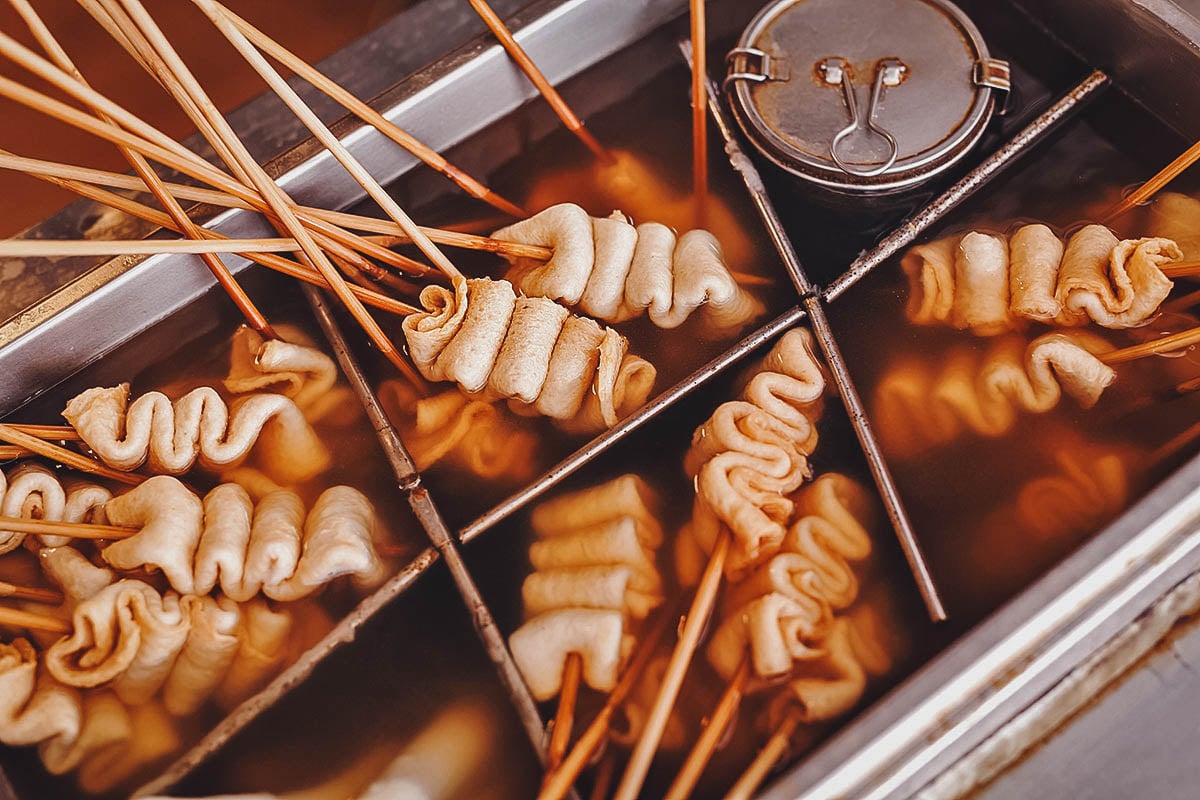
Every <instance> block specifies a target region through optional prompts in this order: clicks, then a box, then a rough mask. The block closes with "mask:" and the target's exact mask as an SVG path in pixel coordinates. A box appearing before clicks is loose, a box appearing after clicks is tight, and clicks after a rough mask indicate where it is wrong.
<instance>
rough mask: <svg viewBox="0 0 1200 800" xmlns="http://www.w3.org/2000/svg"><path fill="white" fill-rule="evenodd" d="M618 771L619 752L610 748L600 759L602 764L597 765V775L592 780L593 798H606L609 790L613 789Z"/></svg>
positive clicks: (600, 799) (592, 799)
mask: <svg viewBox="0 0 1200 800" xmlns="http://www.w3.org/2000/svg"><path fill="white" fill-rule="evenodd" d="M616 772H617V753H616V751H615V750H609V751H608V752H606V753H605V754H604V756H603V758H601V759H600V766H598V767H596V777H595V779H594V780H593V781H592V796H591V800H606V798H607V797H608V793H609V790H611V789H612V782H613V778H614V777H616Z"/></svg>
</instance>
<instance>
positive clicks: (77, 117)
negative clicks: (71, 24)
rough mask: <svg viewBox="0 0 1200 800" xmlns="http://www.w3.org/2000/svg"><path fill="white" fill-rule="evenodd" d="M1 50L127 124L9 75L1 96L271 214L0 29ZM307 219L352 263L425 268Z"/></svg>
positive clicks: (240, 187) (250, 194)
mask: <svg viewBox="0 0 1200 800" xmlns="http://www.w3.org/2000/svg"><path fill="white" fill-rule="evenodd" d="M81 2H82V0H81ZM0 55H3V56H5V57H8V58H10V59H11V60H13V61H15V62H16V63H18V64H21V66H23V67H25V68H26V69H29V70H30V71H31V72H33V73H34V74H35V75H37V76H39V77H41V78H43V79H45V80H47V81H49V82H50V83H52V84H53V85H54V86H56V87H57V88H59V89H61V90H62V91H64V92H66V93H67V94H68V95H69V96H71V97H73V98H74V99H76V100H78V101H80V102H82V103H85V104H87V105H89V106H92V107H95V108H98V109H101V110H103V112H104V114H105V115H107V116H109V117H111V118H112V119H114V120H116V121H117V122H119V123H120V125H122V126H124V128H128V130H125V129H124V128H120V127H117V126H116V125H114V124H112V123H109V122H106V121H104V120H102V119H98V118H96V117H92V116H89V115H87V114H85V113H83V112H81V111H79V110H78V109H75V108H72V107H71V106H68V105H66V104H65V103H62V102H60V101H58V100H56V99H54V98H52V97H49V96H47V95H45V94H43V93H41V92H37V91H35V90H33V89H30V88H29V87H27V86H23V85H22V84H19V83H17V82H16V81H13V80H10V79H8V78H4V77H0V96H3V97H7V98H8V99H10V100H13V101H14V102H17V103H20V104H21V105H25V106H27V107H29V108H32V109H34V110H36V111H39V112H41V113H43V114H46V115H47V116H49V117H52V118H54V119H57V120H59V121H60V122H64V123H66V124H68V125H71V126H72V127H75V128H78V129H79V130H82V131H85V132H87V133H90V134H92V135H94V136H98V137H100V138H102V139H105V140H106V141H109V142H112V143H113V144H115V145H117V146H118V147H127V148H130V149H132V150H134V151H136V152H137V153H139V154H141V155H143V156H146V157H147V158H151V159H153V160H154V161H157V162H159V163H160V164H164V165H166V166H168V167H170V168H171V169H174V170H176V171H177V172H181V173H183V174H185V175H188V176H190V177H192V178H195V179H196V180H200V181H204V182H205V183H207V184H209V185H210V186H213V187H217V188H219V189H221V190H223V191H225V192H227V193H229V194H232V195H233V196H235V197H237V198H239V199H241V200H242V201H243V202H246V203H248V204H249V205H250V206H251V207H252V208H254V209H255V210H256V211H259V212H261V213H264V214H266V215H268V216H272V212H271V209H270V207H269V205H268V204H267V203H266V202H265V201H264V200H263V199H262V197H261V196H260V195H259V194H257V193H256V192H255V191H254V190H253V189H251V188H250V187H248V186H246V185H245V184H244V183H239V182H238V180H236V179H234V178H231V177H230V176H229V175H228V174H226V173H224V172H222V171H221V170H219V169H217V168H216V167H214V166H212V165H211V164H209V163H208V162H207V161H205V160H204V159H202V158H200V157H199V156H198V155H196V154H195V153H193V152H191V151H190V150H188V149H187V148H185V147H183V146H182V145H181V144H179V142H177V141H175V140H174V139H172V138H170V137H169V136H167V135H166V134H164V133H163V132H162V131H160V130H158V129H157V128H155V127H153V126H152V125H149V124H147V123H146V122H145V121H143V120H141V119H140V118H139V117H137V116H136V115H134V114H131V113H129V112H128V111H126V110H125V109H124V108H122V107H121V106H119V105H117V104H115V103H113V102H112V101H111V100H109V99H108V98H106V97H104V96H103V95H101V94H99V93H98V92H96V91H95V90H93V89H91V88H90V87H88V86H86V85H83V84H81V83H80V82H79V81H76V80H75V79H74V78H72V77H71V76H69V75H67V74H66V73H64V72H63V71H62V70H60V69H58V68H57V67H55V66H54V65H53V64H50V63H49V62H47V61H46V60H45V59H42V58H41V57H40V56H37V54H35V53H32V52H31V51H29V50H27V49H25V48H23V47H22V46H21V45H20V44H19V43H17V42H16V41H14V40H12V39H11V38H10V37H7V36H5V35H4V34H3V33H0ZM181 102H183V101H181ZM195 121H196V123H197V126H198V127H200V128H201V131H202V132H204V131H206V129H207V120H205V119H204V118H203V117H202V116H201V117H200V118H199V119H196V120H195ZM213 146H214V148H216V149H217V150H218V152H221V151H223V150H225V149H226V148H225V147H224V145H223V143H221V142H220V141H219V140H218V141H216V142H213ZM235 164H236V162H235ZM308 222H309V223H310V225H311V227H312V229H313V230H314V231H315V232H316V233H318V234H319V235H317V237H316V238H317V239H318V241H320V242H321V244H322V246H323V247H326V248H327V249H329V250H330V251H331V252H333V253H335V254H337V255H339V256H340V257H342V258H345V259H347V260H349V261H351V263H354V264H355V265H356V266H358V267H360V268H364V269H369V262H367V261H366V260H365V259H363V258H362V257H361V256H360V255H359V254H358V252H356V250H361V251H363V252H365V253H368V254H369V255H370V256H371V257H372V258H377V259H379V260H380V261H383V262H384V263H385V264H390V265H391V266H394V267H396V268H397V269H400V270H403V271H406V272H409V273H411V274H414V275H423V274H428V273H429V271H430V268H429V267H427V266H425V265H423V264H419V263H418V262H415V261H413V260H412V259H410V258H407V257H406V256H404V255H402V254H400V253H394V252H392V251H390V250H388V249H387V248H383V247H379V246H377V245H373V244H371V243H370V242H364V241H363V240H362V239H361V237H357V236H355V235H354V234H352V233H349V232H348V231H344V230H341V229H340V228H337V227H336V226H334V225H329V224H328V223H325V222H321V221H308Z"/></svg>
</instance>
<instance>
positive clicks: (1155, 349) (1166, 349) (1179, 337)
mask: <svg viewBox="0 0 1200 800" xmlns="http://www.w3.org/2000/svg"><path fill="white" fill-rule="evenodd" d="M1195 344H1200V328H1188V329H1187V330H1186V331H1180V332H1179V333H1172V334H1171V335H1170V336H1164V337H1162V338H1161V339H1155V340H1153V341H1150V342H1142V343H1141V344H1135V345H1131V346H1129V347H1122V348H1121V349H1120V350H1112V351H1110V352H1108V353H1100V354H1098V355H1097V356H1096V358H1098V359H1100V360H1101V361H1103V362H1104V363H1105V364H1108V365H1110V366H1111V365H1113V364H1124V363H1125V362H1126V361H1133V360H1135V359H1138V358H1145V357H1146V356H1153V355H1158V354H1160V353H1170V352H1173V351H1175V350H1181V349H1183V348H1185V347H1191V346H1192V345H1195Z"/></svg>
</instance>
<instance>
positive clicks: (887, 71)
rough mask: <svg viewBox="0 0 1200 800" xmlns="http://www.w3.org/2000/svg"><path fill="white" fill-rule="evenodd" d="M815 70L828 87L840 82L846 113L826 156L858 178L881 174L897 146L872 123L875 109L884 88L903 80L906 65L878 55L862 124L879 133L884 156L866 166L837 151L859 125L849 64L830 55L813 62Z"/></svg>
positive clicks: (897, 84)
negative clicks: (884, 144) (856, 164)
mask: <svg viewBox="0 0 1200 800" xmlns="http://www.w3.org/2000/svg"><path fill="white" fill-rule="evenodd" d="M817 69H818V71H819V72H820V73H821V76H822V77H823V78H824V79H825V82H826V83H827V84H829V85H831V86H836V85H838V84H841V87H842V100H843V101H844V102H845V104H846V110H847V111H848V112H849V114H850V124H849V125H847V126H846V127H844V128H842V129H841V130H840V131H838V133H837V135H836V136H834V137H833V141H832V142H831V143H830V145H829V155H830V157H831V158H833V163H835V164H837V165H838V167H839V168H840V169H841V170H842V171H843V172H845V173H846V174H847V175H853V176H855V177H859V178H873V177H875V176H876V175H882V174H883V173H885V172H887V171H888V170H889V169H890V168H891V166H892V165H893V164H895V163H896V156H897V155H898V154H899V152H900V146H899V144H898V143H897V142H896V137H895V136H893V135H892V133H891V131H889V130H887V129H886V128H883V127H881V126H880V125H878V124H876V122H875V112H876V110H877V109H878V108H879V103H880V101H881V100H882V99H883V92H884V87H889V86H899V85H900V83H901V82H902V81H903V80H904V75H905V73H907V72H908V66H907V65H905V63H904V62H903V61H901V60H900V59H898V58H882V59H880V60H879V61H878V62H876V64H875V82H874V84H873V85H872V87H871V98H870V102H869V103H868V104H867V126H866V127H867V130H870V131H872V132H874V133H876V134H878V135H879V136H882V137H883V138H884V139H885V140H886V141H887V143H888V157H887V158H886V159H885V160H884V162H883V163H882V164H880V165H879V166H876V167H870V168H868V169H860V168H858V167H852V166H851V165H850V164H847V163H846V162H845V161H843V160H842V157H841V156H840V155H838V150H839V148H841V145H842V143H843V142H844V141H846V138H847V137H849V136H850V135H851V134H853V133H854V132H855V131H857V130H859V128H860V127H861V124H860V122H859V118H858V100H857V98H856V97H855V95H854V78H853V76H852V75H851V70H850V65H849V63H847V61H846V59H844V58H842V57H841V56H830V57H829V58H825V59H822V60H821V61H819V62H817Z"/></svg>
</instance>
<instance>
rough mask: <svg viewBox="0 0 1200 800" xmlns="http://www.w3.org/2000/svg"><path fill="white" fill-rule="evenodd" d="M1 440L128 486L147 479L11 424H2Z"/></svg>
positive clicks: (72, 467)
mask: <svg viewBox="0 0 1200 800" xmlns="http://www.w3.org/2000/svg"><path fill="white" fill-rule="evenodd" d="M0 441H4V442H8V443H9V444H14V445H17V446H18V447H21V448H24V449H26V450H28V451H30V452H31V453H37V454H38V455H39V456H45V457H46V458H49V459H51V460H53V461H57V462H58V463H59V464H62V465H64V466H67V467H70V468H71V469H77V470H79V471H80V472H87V473H89V474H92V475H98V476H100V477H101V478H108V479H109V480H110V481H116V482H118V483H124V484H126V485H128V486H137V485H138V484H139V483H141V482H142V481H144V480H145V478H144V477H143V476H141V475H135V474H133V473H129V472H121V471H120V470H115V469H113V468H112V467H108V466H105V465H104V464H100V463H98V462H96V461H93V460H92V459H90V458H88V457H87V456H85V455H82V454H80V453H76V452H73V451H71V450H68V449H66V448H65V447H59V446H58V445H56V444H52V443H50V442H46V441H42V440H41V439H39V438H38V437H36V436H32V435H30V434H28V433H24V432H22V431H20V430H18V429H16V428H14V427H12V426H11V425H4V424H0Z"/></svg>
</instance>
